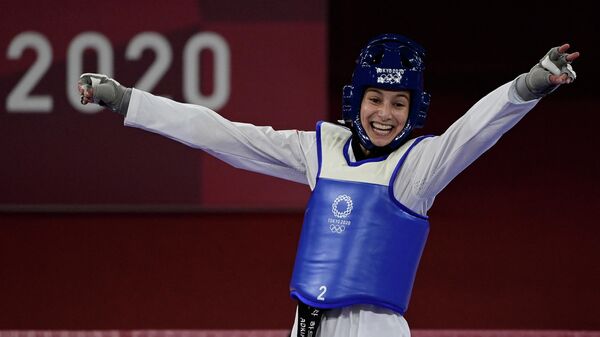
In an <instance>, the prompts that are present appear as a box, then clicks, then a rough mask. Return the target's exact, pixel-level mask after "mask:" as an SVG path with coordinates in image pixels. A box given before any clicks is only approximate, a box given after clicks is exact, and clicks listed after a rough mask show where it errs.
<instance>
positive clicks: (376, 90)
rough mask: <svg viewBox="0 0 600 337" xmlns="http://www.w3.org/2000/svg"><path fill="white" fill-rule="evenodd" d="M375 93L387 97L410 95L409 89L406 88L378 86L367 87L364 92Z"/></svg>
mask: <svg viewBox="0 0 600 337" xmlns="http://www.w3.org/2000/svg"><path fill="white" fill-rule="evenodd" d="M367 93H376V94H380V95H383V96H388V97H410V91H408V90H386V89H380V88H367V89H366V90H365V94H367Z"/></svg>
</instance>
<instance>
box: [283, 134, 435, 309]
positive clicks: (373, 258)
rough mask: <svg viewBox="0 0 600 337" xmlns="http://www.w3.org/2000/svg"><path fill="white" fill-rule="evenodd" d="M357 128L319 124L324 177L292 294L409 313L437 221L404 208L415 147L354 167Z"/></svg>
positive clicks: (307, 222) (320, 303) (322, 303)
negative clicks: (399, 179)
mask: <svg viewBox="0 0 600 337" xmlns="http://www.w3.org/2000/svg"><path fill="white" fill-rule="evenodd" d="M350 136H351V134H350V131H348V130H346V129H344V128H341V127H339V126H336V125H332V124H329V123H319V125H317V142H318V151H319V175H318V178H317V183H316V186H315V188H314V190H313V192H312V195H311V198H310V201H309V204H308V208H307V210H306V214H305V217H304V224H303V226H302V232H301V235H300V241H299V244H298V251H297V255H296V261H295V265H294V271H293V275H292V280H291V284H290V291H291V296H292V297H293V298H296V299H298V300H300V301H302V302H304V303H306V304H308V305H311V306H314V307H317V308H337V307H343V306H349V305H353V304H374V305H378V306H381V307H385V308H388V309H391V310H394V311H396V312H398V313H400V314H403V313H404V312H405V311H406V309H407V307H408V302H409V300H410V294H411V291H412V287H413V282H414V279H415V275H416V272H417V267H418V264H419V260H420V258H421V254H422V252H423V248H424V246H425V241H426V240H427V234H428V232H429V223H428V221H427V218H426V217H424V216H420V215H418V214H416V213H414V212H412V211H411V210H409V209H408V208H406V207H405V206H403V205H401V204H400V203H399V202H398V201H397V200H396V199H395V198H394V195H393V189H392V186H393V182H394V179H395V177H396V174H397V172H398V170H399V169H400V168H401V166H402V164H403V162H404V160H405V159H406V156H407V155H408V153H409V152H410V150H411V149H412V148H413V147H414V146H415V145H416V144H417V143H418V142H419V141H420V140H421V139H422V138H418V139H416V140H415V141H413V142H412V143H411V142H409V143H407V144H405V146H402V147H401V148H399V149H398V150H396V151H395V152H394V153H392V154H390V155H389V156H388V157H386V158H378V159H375V160H371V161H364V162H358V163H352V162H350V161H349V159H348V156H347V152H346V151H347V150H348V147H349V144H350Z"/></svg>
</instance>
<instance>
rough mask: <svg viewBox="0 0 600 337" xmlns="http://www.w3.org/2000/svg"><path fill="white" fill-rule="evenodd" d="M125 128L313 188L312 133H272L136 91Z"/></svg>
mask: <svg viewBox="0 0 600 337" xmlns="http://www.w3.org/2000/svg"><path fill="white" fill-rule="evenodd" d="M125 125H127V126H131V127H136V128H140V129H144V130H147V131H151V132H155V133H158V134H160V135H163V136H166V137H168V138H171V139H173V140H176V141H178V142H181V143H183V144H185V145H188V146H190V147H193V148H198V149H202V150H204V151H206V152H207V153H209V154H211V155H213V156H215V157H217V158H219V159H221V160H223V161H225V162H227V163H229V164H231V165H232V166H234V167H237V168H241V169H246V170H249V171H253V172H258V173H263V174H267V175H271V176H275V177H278V178H282V179H286V180H291V181H295V182H299V183H303V184H309V185H311V187H312V186H314V181H315V179H316V178H315V177H314V176H315V175H316V172H317V158H316V153H317V151H316V148H315V146H316V134H315V132H314V131H298V130H284V131H275V130H273V128H271V127H269V126H255V125H252V124H246V123H236V122H231V121H229V120H227V119H225V118H223V117H222V116H220V115H219V114H217V113H216V112H214V111H212V110H210V109H208V108H206V107H203V106H199V105H193V104H185V103H179V102H175V101H173V100H170V99H167V98H164V97H159V96H154V95H152V94H150V93H147V92H144V91H141V90H136V89H134V90H133V92H132V95H131V100H130V103H129V108H128V111H127V116H126V118H125ZM313 157H314V158H313Z"/></svg>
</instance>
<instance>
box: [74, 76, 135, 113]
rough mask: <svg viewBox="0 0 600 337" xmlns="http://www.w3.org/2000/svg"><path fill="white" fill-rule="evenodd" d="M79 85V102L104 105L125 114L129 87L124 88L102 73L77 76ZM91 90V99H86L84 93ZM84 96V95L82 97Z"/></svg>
mask: <svg viewBox="0 0 600 337" xmlns="http://www.w3.org/2000/svg"><path fill="white" fill-rule="evenodd" d="M78 84H79V87H80V92H81V104H87V103H88V102H91V103H96V104H99V105H101V106H106V107H108V108H109V109H111V110H112V111H115V112H118V113H120V114H121V115H126V114H127V108H128V107H129V99H130V98H131V91H132V90H131V88H126V87H124V86H122V85H121V84H119V82H117V81H115V80H114V79H112V78H110V77H108V76H106V75H102V74H93V73H85V74H82V75H81V76H79V82H78ZM90 89H91V90H92V93H93V96H92V99H91V100H90V99H88V98H87V96H85V93H87V92H89V90H90ZM84 96H85V97H84Z"/></svg>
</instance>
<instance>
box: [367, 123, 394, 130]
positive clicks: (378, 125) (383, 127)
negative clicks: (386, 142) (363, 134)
mask: <svg viewBox="0 0 600 337" xmlns="http://www.w3.org/2000/svg"><path fill="white" fill-rule="evenodd" d="M371 125H372V126H373V128H375V129H380V130H391V129H392V126H391V125H386V124H381V123H377V122H372V123H371Z"/></svg>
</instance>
